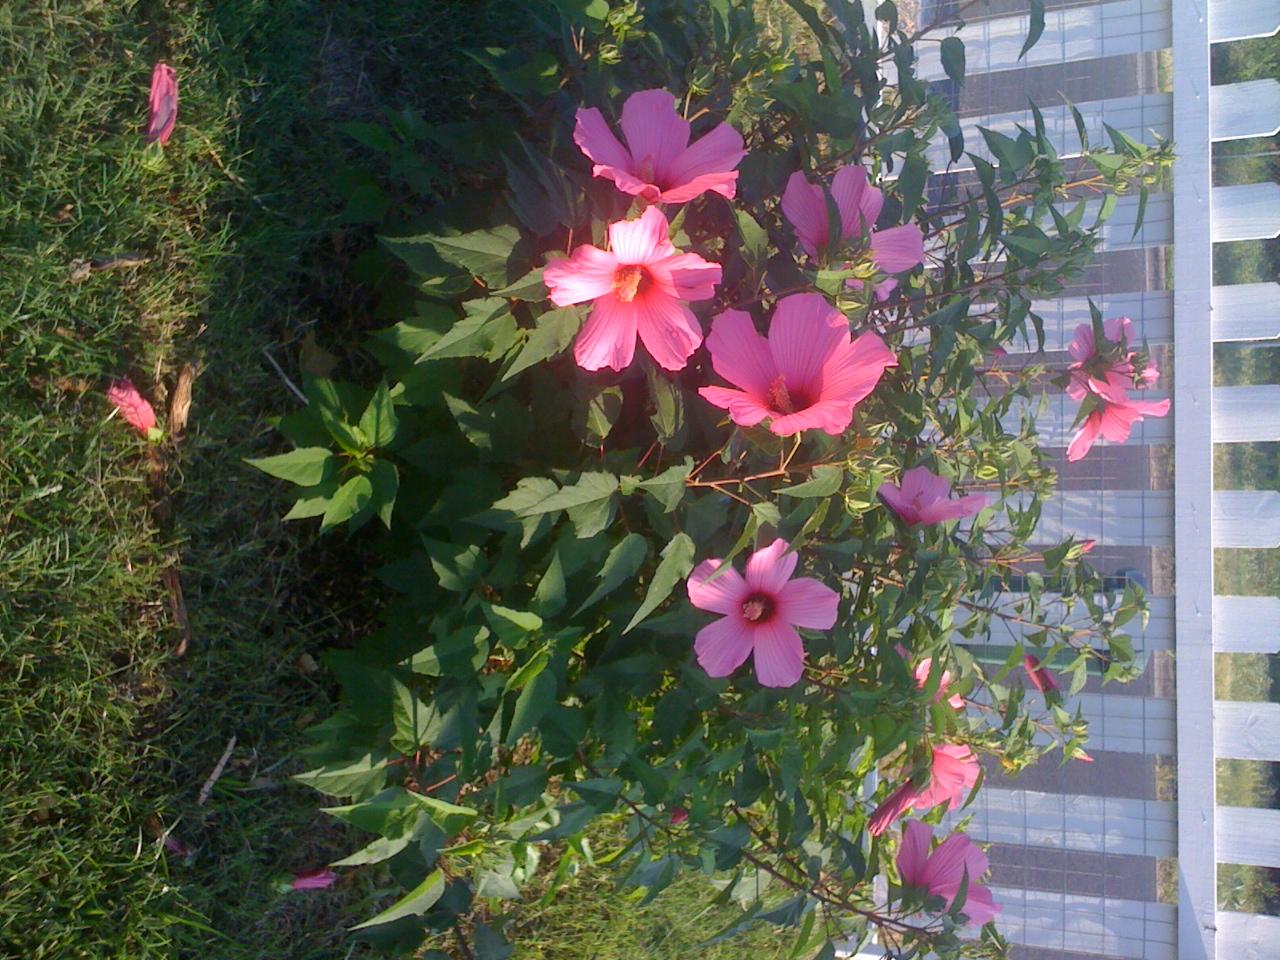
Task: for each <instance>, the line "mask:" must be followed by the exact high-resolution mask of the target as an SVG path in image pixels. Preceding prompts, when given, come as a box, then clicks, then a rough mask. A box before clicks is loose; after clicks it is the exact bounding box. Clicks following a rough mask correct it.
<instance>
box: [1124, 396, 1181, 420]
mask: <svg viewBox="0 0 1280 960" xmlns="http://www.w3.org/2000/svg"><path fill="white" fill-rule="evenodd" d="M1171 403H1172V401H1171V400H1169V398H1168V397H1166V398H1165V399H1163V400H1130V401H1129V406H1130V407H1131V408H1132V409H1133V410H1135V411H1136V412H1137V413H1138V414H1139V417H1163V416H1164V415H1165V414H1167V413H1168V412H1169V407H1170V405H1171Z"/></svg>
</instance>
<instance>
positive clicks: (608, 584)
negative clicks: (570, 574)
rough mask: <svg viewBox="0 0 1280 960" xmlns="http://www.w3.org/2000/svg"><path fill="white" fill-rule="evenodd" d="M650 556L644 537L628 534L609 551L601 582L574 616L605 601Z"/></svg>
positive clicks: (602, 570) (601, 573)
mask: <svg viewBox="0 0 1280 960" xmlns="http://www.w3.org/2000/svg"><path fill="white" fill-rule="evenodd" d="M648 555H649V545H648V544H647V543H646V542H645V539H644V537H642V536H640V534H638V533H628V534H627V535H626V536H625V537H623V538H622V539H621V540H620V541H619V542H618V543H617V545H615V546H614V548H613V549H612V550H610V551H609V556H607V557H606V558H605V561H604V566H603V567H601V568H600V582H599V583H598V584H596V588H595V589H594V590H592V591H591V596H589V597H587V599H586V600H584V601H582V605H581V606H580V607H578V609H577V610H575V611H574V614H573V615H574V616H575V617H576V616H577V615H578V614H580V613H581V612H582V611H583V610H585V609H587V607H589V606H591V605H592V604H593V603H596V602H597V601H599V600H602V599H604V598H605V597H607V596H608V595H609V594H610V593H612V592H613V591H614V590H616V589H618V587H620V586H622V584H623V583H625V582H626V581H628V580H630V579H631V578H632V576H634V575H635V572H636V571H637V570H639V569H640V565H641V564H642V563H644V558H645V557H646V556H648Z"/></svg>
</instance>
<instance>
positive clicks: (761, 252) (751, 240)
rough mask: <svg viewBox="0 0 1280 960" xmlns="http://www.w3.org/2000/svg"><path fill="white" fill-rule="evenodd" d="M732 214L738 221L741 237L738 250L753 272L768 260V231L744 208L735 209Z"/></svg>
mask: <svg viewBox="0 0 1280 960" xmlns="http://www.w3.org/2000/svg"><path fill="white" fill-rule="evenodd" d="M733 215H734V217H735V218H736V219H737V221H738V236H739V237H741V239H742V243H741V244H740V245H739V246H738V252H739V253H740V254H742V259H743V260H744V261H746V264H747V266H748V267H750V268H751V270H752V272H753V273H754V272H756V271H758V270H759V269H760V268H761V267H762V266H764V264H765V263H766V262H768V260H769V232H768V231H767V230H765V228H764V227H762V226H760V224H759V223H758V222H757V221H756V218H755V217H753V216H751V214H749V213H747V211H745V210H740V209H735V210H734V212H733Z"/></svg>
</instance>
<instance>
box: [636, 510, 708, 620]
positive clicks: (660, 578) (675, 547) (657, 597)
mask: <svg viewBox="0 0 1280 960" xmlns="http://www.w3.org/2000/svg"><path fill="white" fill-rule="evenodd" d="M695 553H697V548H696V547H695V546H694V543H693V541H692V540H691V539H690V538H689V535H688V534H685V533H677V534H676V535H675V537H673V538H672V540H671V542H670V543H668V544H667V545H666V547H664V548H663V551H662V560H661V561H659V563H658V569H657V570H655V571H654V573H653V579H652V580H651V581H650V582H649V589H648V591H646V593H645V595H644V602H643V603H641V604H640V609H639V610H637V611H636V612H635V616H633V617H632V618H631V621H630V622H629V623H628V624H627V626H626V629H624V630H623V631H622V632H623V633H629V632H630V631H631V630H633V629H634V628H635V627H637V626H639V625H640V624H641V623H643V622H644V621H645V620H646V619H647V618H648V616H649V614H651V613H653V611H654V610H656V609H657V608H658V606H659V605H660V604H661V603H662V602H663V601H664V600H666V599H667V597H669V596H671V591H672V590H674V589H675V586H676V584H677V583H679V582H680V581H681V580H683V579H684V578H685V577H687V576H688V575H689V573H690V572H691V571H692V570H693V557H694V554H695Z"/></svg>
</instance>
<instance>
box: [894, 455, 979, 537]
mask: <svg viewBox="0 0 1280 960" xmlns="http://www.w3.org/2000/svg"><path fill="white" fill-rule="evenodd" d="M878 492H879V495H880V499H881V500H883V501H884V502H885V503H886V504H888V505H889V507H890V509H892V510H893V512H894V513H896V514H897V515H898V516H899V517H901V518H902V522H903V523H905V524H906V525H907V526H909V527H916V526H925V525H928V524H933V523H942V522H943V521H945V520H958V519H960V518H961V517H972V516H974V515H976V514H978V513H980V512H982V510H983V508H984V507H986V506H987V505H988V504H989V503H990V501H989V500H988V498H987V496H986V495H985V494H981V493H972V494H969V495H968V496H964V497H960V498H958V499H956V500H952V499H951V482H950V481H949V480H947V479H945V478H944V477H940V476H938V475H937V474H935V473H933V472H932V471H931V470H930V469H929V468H928V467H913V468H912V469H910V470H907V471H905V472H904V473H903V474H902V482H901V483H900V484H894V483H884V484H882V485H881V486H880V490H879V491H878Z"/></svg>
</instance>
